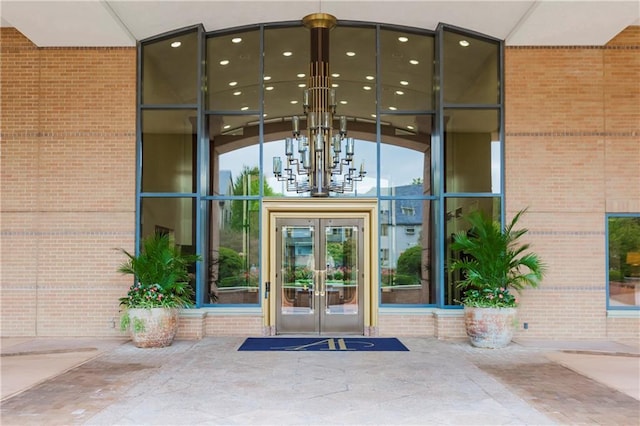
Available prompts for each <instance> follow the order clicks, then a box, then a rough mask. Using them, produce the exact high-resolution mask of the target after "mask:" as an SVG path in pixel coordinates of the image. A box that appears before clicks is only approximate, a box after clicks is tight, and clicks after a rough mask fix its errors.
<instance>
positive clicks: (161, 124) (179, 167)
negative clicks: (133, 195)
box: [142, 110, 196, 193]
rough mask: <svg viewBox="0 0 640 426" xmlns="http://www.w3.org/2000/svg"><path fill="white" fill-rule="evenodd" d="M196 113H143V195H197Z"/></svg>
mask: <svg viewBox="0 0 640 426" xmlns="http://www.w3.org/2000/svg"><path fill="white" fill-rule="evenodd" d="M195 146H196V111H195V110H144V111H142V192H183V193H184V192H187V193H191V192H195V181H194V174H193V171H194V169H195V162H196V149H195Z"/></svg>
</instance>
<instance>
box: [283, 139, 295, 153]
mask: <svg viewBox="0 0 640 426" xmlns="http://www.w3.org/2000/svg"><path fill="white" fill-rule="evenodd" d="M284 153H285V154H286V155H287V157H290V156H292V155H293V139H291V138H286V139H285V141H284Z"/></svg>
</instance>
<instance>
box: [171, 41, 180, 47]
mask: <svg viewBox="0 0 640 426" xmlns="http://www.w3.org/2000/svg"><path fill="white" fill-rule="evenodd" d="M180 46H182V42H180V41H174V42H173V43H171V47H173V48H176V47H180Z"/></svg>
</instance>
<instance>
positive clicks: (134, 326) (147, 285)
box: [118, 233, 200, 348]
mask: <svg viewBox="0 0 640 426" xmlns="http://www.w3.org/2000/svg"><path fill="white" fill-rule="evenodd" d="M120 251H122V252H123V253H124V254H125V255H126V256H127V258H128V259H127V261H126V262H125V263H123V264H122V265H120V267H119V268H118V271H119V272H121V273H123V274H130V275H133V276H134V277H135V281H134V283H133V284H132V285H131V287H130V288H129V292H128V293H127V295H126V296H125V297H121V298H120V299H119V300H120V305H121V306H124V308H125V312H124V314H123V315H122V317H121V321H120V328H121V329H122V330H123V331H125V330H129V332H130V334H131V339H132V340H133V343H134V344H135V345H136V346H137V347H139V348H149V347H165V346H169V345H171V343H172V342H173V339H174V337H175V335H176V333H177V331H178V310H179V309H180V308H184V307H188V306H190V305H191V297H192V295H193V289H192V288H191V285H190V283H189V279H190V276H189V271H188V268H189V266H190V265H191V264H192V263H193V262H196V261H198V260H200V257H199V256H197V255H184V254H182V253H181V251H180V247H179V246H177V245H176V244H175V243H174V241H173V240H172V239H171V238H170V237H169V235H168V234H160V233H156V234H154V235H151V236H149V237H147V238H145V239H143V241H142V247H141V250H140V253H139V254H138V255H133V254H131V253H129V252H127V251H126V250H124V249H120Z"/></svg>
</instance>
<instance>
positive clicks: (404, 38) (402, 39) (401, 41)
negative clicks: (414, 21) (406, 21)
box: [398, 36, 409, 43]
mask: <svg viewBox="0 0 640 426" xmlns="http://www.w3.org/2000/svg"><path fill="white" fill-rule="evenodd" d="M398 41H399V42H400V43H406V42H408V41H409V37H404V36H402V37H398Z"/></svg>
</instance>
